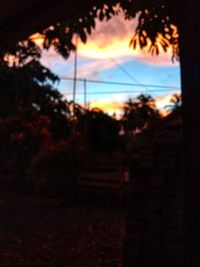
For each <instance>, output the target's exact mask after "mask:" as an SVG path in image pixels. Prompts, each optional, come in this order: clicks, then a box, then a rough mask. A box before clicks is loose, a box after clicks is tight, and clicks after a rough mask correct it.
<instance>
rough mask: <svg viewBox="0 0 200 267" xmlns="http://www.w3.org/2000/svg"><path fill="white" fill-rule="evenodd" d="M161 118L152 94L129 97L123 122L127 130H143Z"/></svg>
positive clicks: (134, 131) (133, 131)
mask: <svg viewBox="0 0 200 267" xmlns="http://www.w3.org/2000/svg"><path fill="white" fill-rule="evenodd" d="M158 118H159V112H158V110H157V109H156V106H155V101H154V99H153V98H152V97H151V96H150V95H143V94H141V95H139V96H138V97H137V98H136V99H129V100H128V101H127V102H126V103H125V106H124V115H123V119H122V120H123V123H124V128H125V130H126V132H130V133H131V132H132V133H136V132H141V131H143V130H144V129H146V128H147V127H149V126H150V125H151V124H152V123H153V122H154V121H155V120H157V119H158Z"/></svg>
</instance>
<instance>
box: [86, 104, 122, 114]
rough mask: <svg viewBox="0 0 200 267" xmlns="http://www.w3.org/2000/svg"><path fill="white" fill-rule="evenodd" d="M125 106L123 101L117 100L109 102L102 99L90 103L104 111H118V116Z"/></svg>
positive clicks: (110, 112)
mask: <svg viewBox="0 0 200 267" xmlns="http://www.w3.org/2000/svg"><path fill="white" fill-rule="evenodd" d="M122 107H123V103H120V102H117V101H107V102H102V101H101V102H100V101H94V102H92V103H91V104H90V108H99V109H101V110H102V111H103V112H105V113H108V114H109V115H111V116H112V115H113V114H114V113H116V115H117V118H119V116H120V114H119V113H120V112H121V109H122Z"/></svg>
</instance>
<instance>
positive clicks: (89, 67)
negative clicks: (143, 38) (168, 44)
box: [42, 15, 180, 114]
mask: <svg viewBox="0 0 200 267" xmlns="http://www.w3.org/2000/svg"><path fill="white" fill-rule="evenodd" d="M135 25H136V21H134V20H132V21H124V20H123V18H122V16H121V15H120V16H118V17H114V18H113V19H111V20H110V21H109V22H97V24H96V29H95V30H94V31H93V33H92V36H91V37H89V39H88V41H87V44H86V45H84V44H83V43H81V42H80V41H79V42H78V62H77V77H78V78H83V79H91V80H99V81H110V82H120V83H134V84H156V85H164V86H174V87H177V88H180V73H179V72H180V68H179V64H178V63H172V61H171V51H170V49H169V51H168V53H164V52H163V53H161V54H160V55H159V56H151V55H150V54H149V53H148V52H147V51H141V50H139V49H136V50H133V49H132V48H130V47H129V43H130V39H131V37H132V35H133V33H134V28H135ZM42 62H43V63H44V64H45V65H46V66H48V67H49V68H51V69H52V70H53V71H54V72H55V73H56V74H58V75H59V76H64V77H72V78H73V74H74V54H73V53H72V54H71V56H70V58H69V59H68V60H63V59H62V58H61V57H60V56H58V55H57V54H56V53H55V52H54V51H53V50H50V51H48V52H46V51H45V52H43V57H42ZM56 87H57V88H58V89H59V90H60V91H61V93H62V94H64V95H65V96H66V98H67V99H69V100H70V99H72V91H73V82H72V81H67V80H61V81H60V83H59V84H57V85H56ZM86 88H87V102H89V103H90V107H94V106H97V107H100V108H102V109H104V111H106V112H109V113H110V114H112V113H113V112H116V113H117V114H120V112H121V111H120V109H121V108H122V106H123V102H124V101H126V100H127V99H128V98H130V97H135V96H137V95H139V94H140V93H149V94H151V95H152V96H153V97H155V98H156V99H157V104H158V106H159V107H161V106H164V105H166V104H167V101H169V99H170V95H171V93H176V92H179V91H177V90H174V91H167V90H166V89H163V88H152V87H148V86H145V87H144V86H140V85H138V86H122V85H110V84H95V83H89V82H87V84H86ZM151 90H154V91H151ZM155 90H156V91H155ZM83 91H84V83H83V82H77V95H76V102H78V103H80V104H83V102H84V100H83V94H82V93H83ZM127 91H128V92H127ZM103 92H107V93H105V94H102V93H103ZM108 92H114V93H113V94H110V93H108ZM122 92H124V93H122ZM93 93H94V94H93Z"/></svg>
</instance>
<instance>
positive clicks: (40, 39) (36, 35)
mask: <svg viewBox="0 0 200 267" xmlns="http://www.w3.org/2000/svg"><path fill="white" fill-rule="evenodd" d="M29 39H30V40H31V41H33V42H34V43H35V44H36V45H38V46H41V45H42V44H43V41H44V36H43V35H42V34H40V33H38V32H37V33H34V34H33V35H31V36H30V37H29Z"/></svg>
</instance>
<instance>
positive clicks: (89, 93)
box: [64, 89, 176, 95]
mask: <svg viewBox="0 0 200 267" xmlns="http://www.w3.org/2000/svg"><path fill="white" fill-rule="evenodd" d="M167 91H169V90H149V92H150V93H154V92H167ZM175 91H176V89H174V90H170V92H175ZM128 93H130V94H135V93H141V91H105V92H87V95H104V94H128ZM64 95H72V93H65V94H64ZM77 95H84V93H81V92H80V93H77Z"/></svg>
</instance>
